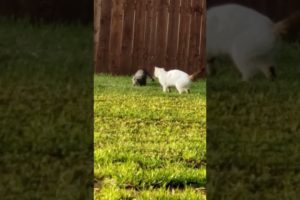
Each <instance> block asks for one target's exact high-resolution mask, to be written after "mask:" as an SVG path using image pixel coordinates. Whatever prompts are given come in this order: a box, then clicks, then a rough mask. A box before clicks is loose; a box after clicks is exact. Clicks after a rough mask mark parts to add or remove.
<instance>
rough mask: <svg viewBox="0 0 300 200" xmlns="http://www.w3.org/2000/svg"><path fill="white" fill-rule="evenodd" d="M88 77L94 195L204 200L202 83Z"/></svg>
mask: <svg viewBox="0 0 300 200" xmlns="http://www.w3.org/2000/svg"><path fill="white" fill-rule="evenodd" d="M148 83H149V84H148V85H147V86H145V87H133V86H132V84H131V77H129V76H119V77H117V76H110V75H103V74H102V75H95V77H94V124H95V125H94V148H95V150H94V151H95V154H94V159H95V160H94V166H95V168H94V170H95V172H94V173H95V178H96V186H95V187H96V188H95V199H101V200H105V199H186V200H192V199H206V197H205V185H206V168H205V167H206V84H205V81H202V80H201V81H197V82H194V83H193V85H192V88H191V93H190V94H182V95H179V94H178V93H177V91H176V90H175V88H174V89H173V90H172V91H171V93H163V91H162V88H161V87H160V85H159V83H158V82H157V81H156V82H151V81H150V82H148Z"/></svg>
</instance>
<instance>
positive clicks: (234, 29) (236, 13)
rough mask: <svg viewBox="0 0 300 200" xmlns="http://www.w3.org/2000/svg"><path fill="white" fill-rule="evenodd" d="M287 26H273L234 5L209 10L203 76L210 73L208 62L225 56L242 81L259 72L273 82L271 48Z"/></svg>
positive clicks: (249, 10) (210, 66)
mask: <svg viewBox="0 0 300 200" xmlns="http://www.w3.org/2000/svg"><path fill="white" fill-rule="evenodd" d="M294 20H295V19H294ZM289 22H290V21H289V20H288V19H287V20H283V21H281V22H279V23H276V24H275V23H273V22H272V21H271V19H269V18H268V17H267V16H264V15H262V14H260V13H259V12H257V11H255V10H252V9H250V8H247V7H244V6H240V5H237V4H226V5H221V6H216V7H213V8H211V9H209V10H208V11H207V21H206V44H207V46H206V51H207V61H208V63H207V73H208V74H211V73H212V71H213V68H212V67H213V66H212V65H211V63H210V61H212V60H213V58H214V57H216V56H219V55H222V54H226V55H229V56H230V57H231V59H232V60H233V62H234V64H235V65H236V67H237V68H238V70H239V71H240V73H241V75H242V79H243V80H245V81H246V80H249V79H250V78H251V77H253V76H254V75H255V74H256V73H257V72H259V71H260V72H262V73H263V74H264V75H265V76H266V77H267V78H271V79H272V78H274V77H275V69H274V67H275V63H274V60H273V50H274V44H275V41H276V39H277V36H278V35H279V34H281V33H283V32H285V31H286V28H287V25H288V23H289Z"/></svg>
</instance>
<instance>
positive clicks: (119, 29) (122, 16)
mask: <svg viewBox="0 0 300 200" xmlns="http://www.w3.org/2000/svg"><path fill="white" fill-rule="evenodd" d="M205 8H206V5H205V0H95V5H94V9H95V10H94V23H95V24H94V28H95V32H94V44H95V49H94V50H95V51H94V63H95V72H102V73H111V74H132V73H134V72H135V71H136V70H137V69H138V68H147V69H148V70H150V72H151V71H152V69H153V66H154V65H157V66H162V67H165V68H166V69H171V68H179V69H182V70H184V71H186V72H189V73H191V72H194V71H196V70H199V69H200V68H201V67H203V64H204V56H205V54H204V49H205V48H204V47H205V43H204V42H205V37H204V33H205V30H204V28H205V19H204V11H205Z"/></svg>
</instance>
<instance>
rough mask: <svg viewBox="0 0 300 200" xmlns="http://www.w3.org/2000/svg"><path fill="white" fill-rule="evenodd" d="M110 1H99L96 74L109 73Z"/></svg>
mask: <svg viewBox="0 0 300 200" xmlns="http://www.w3.org/2000/svg"><path fill="white" fill-rule="evenodd" d="M111 8H112V4H111V0H101V13H100V29H99V30H100V32H99V41H98V45H99V47H98V52H97V62H96V72H104V73H109V72H110V71H109V52H108V50H109V36H110V23H111Z"/></svg>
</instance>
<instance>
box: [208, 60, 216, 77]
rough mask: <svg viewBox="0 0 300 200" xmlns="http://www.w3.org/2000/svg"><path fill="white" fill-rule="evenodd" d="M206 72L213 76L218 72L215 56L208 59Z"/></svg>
mask: <svg viewBox="0 0 300 200" xmlns="http://www.w3.org/2000/svg"><path fill="white" fill-rule="evenodd" d="M206 73H207V75H208V76H213V75H215V74H216V68H215V58H210V59H208V60H207V63H206Z"/></svg>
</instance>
